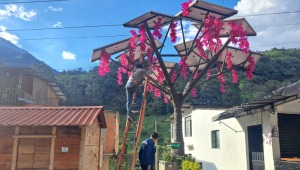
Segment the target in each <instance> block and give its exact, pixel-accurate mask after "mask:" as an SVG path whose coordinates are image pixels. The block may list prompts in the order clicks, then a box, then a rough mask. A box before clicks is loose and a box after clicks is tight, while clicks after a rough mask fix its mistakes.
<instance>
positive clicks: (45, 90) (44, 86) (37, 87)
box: [32, 77, 59, 106]
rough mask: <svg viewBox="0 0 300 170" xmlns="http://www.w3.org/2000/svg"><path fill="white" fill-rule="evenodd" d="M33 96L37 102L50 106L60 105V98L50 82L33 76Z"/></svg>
mask: <svg viewBox="0 0 300 170" xmlns="http://www.w3.org/2000/svg"><path fill="white" fill-rule="evenodd" d="M32 98H33V99H35V100H36V103H38V104H43V105H50V106H58V104H59V99H58V96H57V94H56V93H55V92H54V90H53V89H52V88H51V87H50V86H49V84H48V83H47V82H46V81H44V80H42V79H39V78H37V77H34V78H33V91H32Z"/></svg>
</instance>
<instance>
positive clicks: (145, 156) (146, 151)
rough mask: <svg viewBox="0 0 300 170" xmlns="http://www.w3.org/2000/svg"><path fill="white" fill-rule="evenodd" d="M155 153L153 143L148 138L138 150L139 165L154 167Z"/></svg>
mask: <svg viewBox="0 0 300 170" xmlns="http://www.w3.org/2000/svg"><path fill="white" fill-rule="evenodd" d="M155 152H156V148H155V146H154V141H153V140H152V139H151V138H149V139H146V140H145V141H143V143H142V146H141V148H140V150H139V160H140V164H141V165H154V164H155Z"/></svg>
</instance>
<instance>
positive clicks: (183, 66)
mask: <svg viewBox="0 0 300 170" xmlns="http://www.w3.org/2000/svg"><path fill="white" fill-rule="evenodd" d="M186 60H187V56H185V57H183V59H181V60H180V62H179V66H181V70H180V74H181V75H182V77H183V79H185V80H186V79H187V68H188V65H187V64H186Z"/></svg>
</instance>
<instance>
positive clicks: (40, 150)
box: [17, 138, 51, 170]
mask: <svg viewBox="0 0 300 170" xmlns="http://www.w3.org/2000/svg"><path fill="white" fill-rule="evenodd" d="M50 144H51V139H48V138H29V139H28V138H27V139H22V138H20V139H19V145H18V156H17V170H29V169H30V170H34V169H38V170H48V169H49V163H50Z"/></svg>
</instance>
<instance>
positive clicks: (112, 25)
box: [7, 24, 123, 31]
mask: <svg viewBox="0 0 300 170" xmlns="http://www.w3.org/2000/svg"><path fill="white" fill-rule="evenodd" d="M122 25H123V24H110V25H82V26H69V27H56V28H54V27H48V28H29V29H7V31H41V30H62V29H70V28H98V27H116V26H122Z"/></svg>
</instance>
